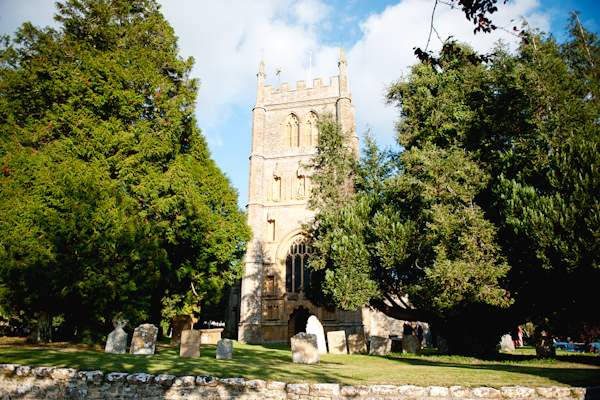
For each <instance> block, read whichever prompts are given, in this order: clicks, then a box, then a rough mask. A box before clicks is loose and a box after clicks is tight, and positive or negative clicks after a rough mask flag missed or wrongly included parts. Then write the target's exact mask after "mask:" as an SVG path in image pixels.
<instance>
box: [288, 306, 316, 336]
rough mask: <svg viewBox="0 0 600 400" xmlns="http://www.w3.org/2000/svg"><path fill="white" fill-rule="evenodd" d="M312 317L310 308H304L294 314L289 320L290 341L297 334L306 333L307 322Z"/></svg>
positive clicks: (299, 308)
mask: <svg viewBox="0 0 600 400" xmlns="http://www.w3.org/2000/svg"><path fill="white" fill-rule="evenodd" d="M310 316H311V313H310V311H308V308H304V307H302V306H300V307H298V308H297V309H295V310H294V312H292V314H291V315H290V319H289V320H288V340H290V339H291V337H292V336H294V335H295V334H297V333H300V332H306V322H307V321H308V317H310Z"/></svg>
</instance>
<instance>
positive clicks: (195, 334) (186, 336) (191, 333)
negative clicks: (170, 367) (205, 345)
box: [179, 329, 200, 357]
mask: <svg viewBox="0 0 600 400" xmlns="http://www.w3.org/2000/svg"><path fill="white" fill-rule="evenodd" d="M179 357H200V331H195V330H193V329H186V330H185V331H183V332H181V344H180V345H179Z"/></svg>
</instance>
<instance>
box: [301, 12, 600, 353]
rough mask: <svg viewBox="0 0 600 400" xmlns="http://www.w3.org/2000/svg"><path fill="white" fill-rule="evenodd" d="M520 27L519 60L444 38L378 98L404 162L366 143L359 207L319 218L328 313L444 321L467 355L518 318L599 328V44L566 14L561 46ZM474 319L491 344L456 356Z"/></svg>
mask: <svg viewBox="0 0 600 400" xmlns="http://www.w3.org/2000/svg"><path fill="white" fill-rule="evenodd" d="M522 32H523V33H522V41H521V44H520V46H519V48H518V51H517V53H516V55H515V54H511V52H510V51H508V49H507V48H505V46H503V45H501V44H500V45H498V46H497V47H496V49H495V50H494V53H493V54H491V55H486V56H482V55H479V54H476V53H475V52H473V50H471V49H470V48H469V47H468V46H465V45H461V44H458V43H453V42H449V43H446V44H445V45H444V47H443V49H442V51H441V53H440V55H439V58H435V59H432V58H424V59H423V61H422V62H420V63H419V64H417V65H415V66H414V67H413V68H412V70H411V74H410V75H409V76H408V77H406V78H405V79H402V80H400V81H398V82H396V83H394V84H392V85H391V86H390V87H389V90H388V95H387V99H388V101H389V102H390V104H394V105H397V106H399V107H400V111H401V120H400V121H399V123H398V142H399V144H400V145H401V146H402V151H400V152H397V153H391V154H390V157H389V159H386V158H385V157H383V155H382V154H381V153H379V155H378V151H377V149H376V147H375V146H374V145H373V143H371V142H370V141H367V150H366V154H365V155H366V157H365V158H363V160H361V164H360V166H359V167H358V169H357V170H356V171H355V173H354V176H356V177H358V178H357V179H355V185H354V189H355V193H354V196H353V197H352V198H351V199H350V201H347V202H345V203H344V204H343V205H342V206H341V207H339V209H338V210H333V212H330V211H331V210H332V208H331V207H328V206H326V207H325V208H324V209H323V211H320V212H319V213H318V214H317V216H316V221H315V225H314V226H315V228H314V233H313V234H314V240H315V248H317V249H318V251H319V254H318V256H317V257H316V258H315V259H314V260H313V261H311V266H312V267H313V268H315V269H317V270H321V271H324V272H321V273H320V275H318V276H319V277H320V278H321V281H322V282H323V283H322V288H323V296H321V298H322V299H323V300H324V301H325V302H326V301H329V302H331V303H335V304H337V305H340V306H342V307H345V308H353V307H356V306H359V305H365V304H370V305H371V306H374V307H376V308H378V309H380V310H382V311H384V312H386V313H387V314H388V315H391V316H395V317H396V318H400V319H412V320H415V319H423V320H428V321H430V322H434V324H435V325H436V326H437V327H438V328H440V327H441V329H442V330H444V326H445V327H446V329H445V332H444V335H446V336H447V338H448V339H449V341H450V344H451V345H453V346H454V351H457V352H462V353H473V352H478V351H485V350H488V351H489V350H490V347H491V349H492V350H493V347H494V345H495V343H496V342H497V340H498V337H499V335H500V334H502V333H505V332H506V330H507V329H510V326H511V325H514V326H516V325H517V324H520V323H524V322H525V321H533V322H535V323H536V324H537V325H538V326H539V328H540V329H539V330H538V332H546V333H554V334H564V335H565V336H566V335H568V334H570V335H571V336H573V337H578V338H579V339H581V340H586V339H589V338H586V337H585V332H586V330H585V329H581V328H582V327H588V328H589V327H591V326H600V321H598V316H597V313H593V312H589V311H590V309H591V308H590V304H592V303H593V299H592V296H593V293H595V292H594V290H593V285H595V282H597V281H598V279H599V278H600V268H599V264H600V263H599V260H598V255H599V254H600V251H599V250H600V249H599V248H598V246H599V243H600V241H599V240H598V235H599V232H600V223H599V220H598V215H600V214H599V212H598V211H599V204H600V203H599V197H598V193H600V191H599V190H598V189H599V188H598V184H599V182H600V175H599V173H598V171H599V170H600V158H599V156H598V151H597V150H598V144H599V143H598V141H599V140H600V139H599V138H600V134H599V133H600V132H599V128H598V120H599V119H600V103H599V102H598V97H597V93H598V90H597V88H598V80H597V79H595V77H597V76H598V62H597V58H598V54H599V53H600V47H599V42H598V39H597V38H596V36H595V35H594V34H592V33H590V32H588V31H587V30H585V28H583V27H582V26H581V24H580V23H579V20H578V18H577V14H574V16H573V18H572V20H571V22H570V25H569V34H570V37H569V39H568V40H567V41H566V43H564V44H563V45H558V44H557V43H556V42H555V41H554V39H553V38H552V37H551V36H546V35H542V34H540V33H538V32H535V31H532V30H531V29H529V27H528V26H526V25H525V26H524V27H523V31H522ZM329 159H330V160H331V161H332V162H333V163H335V162H337V161H336V159H335V158H333V157H330V158H329ZM316 174H317V175H319V174H320V171H319V170H316ZM316 195H317V196H318V195H319V194H318V193H317V194H316ZM322 204H325V205H327V203H326V202H322ZM509 265H510V267H509ZM315 298H317V299H319V296H315ZM509 305H510V307H509V308H508V309H507V308H506V307H507V306H509ZM471 324H477V326H478V327H483V328H485V330H486V331H482V332H481V334H480V335H477V336H478V337H479V338H483V339H485V336H487V339H488V340H487V342H486V341H485V340H483V341H482V342H481V343H475V342H474V341H471V342H469V346H468V347H465V346H464V343H465V342H464V340H463V339H464V329H465V326H468V325H471ZM448 328H449V329H448ZM587 332H589V330H587ZM461 342H462V343H461Z"/></svg>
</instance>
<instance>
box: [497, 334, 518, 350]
mask: <svg viewBox="0 0 600 400" xmlns="http://www.w3.org/2000/svg"><path fill="white" fill-rule="evenodd" d="M500 350H502V351H515V344H514V343H513V340H512V336H510V335H509V334H508V333H507V334H506V335H504V336H502V339H500Z"/></svg>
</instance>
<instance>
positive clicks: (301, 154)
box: [238, 49, 363, 344]
mask: <svg viewBox="0 0 600 400" xmlns="http://www.w3.org/2000/svg"><path fill="white" fill-rule="evenodd" d="M338 67H339V71H340V74H339V75H338V76H334V77H331V78H330V79H329V82H328V84H324V82H323V79H321V78H317V79H313V81H312V82H310V84H309V85H308V87H307V84H306V82H305V81H298V82H297V83H296V87H295V89H292V88H290V84H289V83H282V84H281V85H280V87H279V88H274V87H273V86H268V85H267V86H265V77H266V74H265V66H264V63H263V62H262V61H261V63H260V67H259V72H258V75H257V76H258V83H257V93H256V105H255V107H254V109H253V112H252V113H253V121H252V153H251V155H250V177H249V178H250V179H249V184H250V186H249V195H248V206H247V214H248V224H249V225H250V227H251V228H252V233H253V237H252V240H251V241H250V242H249V243H248V245H247V249H246V255H245V258H244V263H245V273H244V274H245V275H244V278H243V280H242V288H241V300H240V324H239V331H238V340H239V341H241V342H244V343H256V344H258V343H270V344H287V343H289V339H290V337H291V336H293V335H294V334H295V333H297V332H301V331H302V330H299V329H304V328H305V324H306V320H307V319H308V317H309V316H310V315H316V316H317V318H319V320H321V321H322V322H323V323H324V328H325V330H326V331H328V330H340V329H343V330H346V331H348V332H349V333H362V326H363V325H362V320H361V312H360V311H359V310H357V311H355V312H342V311H339V310H337V311H335V312H326V311H325V310H322V309H320V308H317V307H315V306H314V305H313V304H312V303H310V301H309V300H307V299H306V297H305V293H304V288H305V286H306V284H307V283H308V281H309V278H310V275H309V271H308V269H307V268H306V265H307V264H308V261H309V259H310V256H311V255H312V254H313V253H314V249H313V248H312V247H311V246H310V243H309V241H308V239H307V238H306V236H305V234H304V232H303V231H302V224H303V223H308V222H309V221H310V220H311V219H312V218H313V215H314V211H311V210H309V209H308V208H307V205H308V200H309V198H310V195H311V192H312V190H313V187H312V185H311V179H310V171H309V170H308V167H306V165H308V164H309V162H310V159H311V157H312V156H313V155H315V154H316V152H317V144H318V143H319V130H318V123H319V120H320V119H322V118H323V117H324V116H325V115H331V116H333V118H335V119H336V121H337V122H338V124H340V127H341V129H342V132H347V134H348V135H349V139H350V140H351V143H352V144H353V145H354V146H355V148H356V150H358V138H357V137H356V134H355V130H354V104H353V103H352V96H351V95H350V94H349V93H348V91H347V77H346V60H345V56H344V52H343V49H342V50H341V52H340V61H339V63H338Z"/></svg>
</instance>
